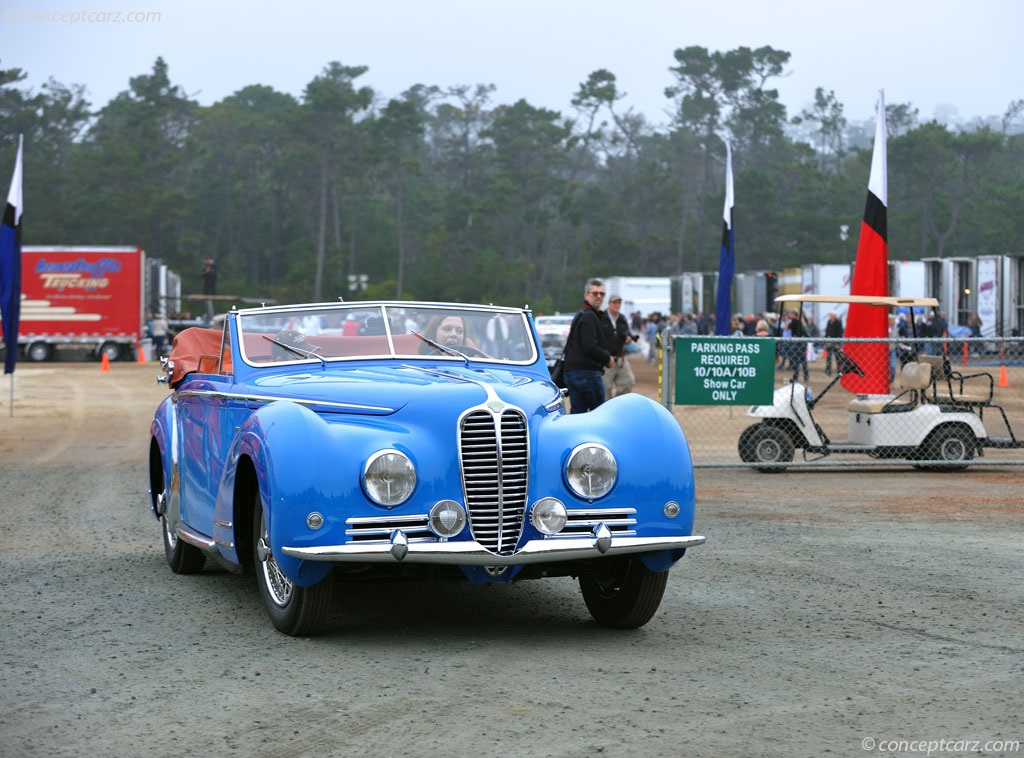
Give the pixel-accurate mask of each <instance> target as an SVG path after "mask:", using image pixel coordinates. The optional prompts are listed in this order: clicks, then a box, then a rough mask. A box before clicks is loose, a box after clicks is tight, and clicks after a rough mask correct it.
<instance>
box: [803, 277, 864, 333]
mask: <svg viewBox="0 0 1024 758" xmlns="http://www.w3.org/2000/svg"><path fill="white" fill-rule="evenodd" d="M801 275H802V277H803V294H805V295H849V294H850V280H851V277H852V275H853V270H852V267H851V266H850V264H848V263H812V264H810V265H808V266H804V267H803V268H802V270H801ZM833 310H834V311H835V312H836V313H837V314H838V315H839V317H840V318H842V319H844V320H845V319H846V306H845V305H836V304H835V303H819V302H809V303H805V304H804V313H806V314H807V315H809V316H812V317H813V318H814V323H816V324H817V325H818V327H819V328H820V329H822V331H824V329H825V322H826V321H827V320H828V314H829V311H833Z"/></svg>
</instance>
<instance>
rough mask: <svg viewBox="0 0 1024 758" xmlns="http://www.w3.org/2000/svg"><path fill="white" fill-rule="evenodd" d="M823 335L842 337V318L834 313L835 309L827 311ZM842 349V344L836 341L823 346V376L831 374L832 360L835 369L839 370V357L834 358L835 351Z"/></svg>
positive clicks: (832, 337) (831, 337)
mask: <svg viewBox="0 0 1024 758" xmlns="http://www.w3.org/2000/svg"><path fill="white" fill-rule="evenodd" d="M825 336H826V337H827V338H829V339H842V337H843V320H842V319H841V318H839V316H838V315H836V312H835V311H829V312H828V323H827V324H825ZM842 349H843V347H842V345H840V344H839V343H838V342H830V343H829V344H827V345H826V346H825V350H826V353H825V376H832V365H833V362H834V363H835V367H836V370H837V371H838V370H839V359H838V358H836V351H838V350H842Z"/></svg>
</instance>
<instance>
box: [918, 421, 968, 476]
mask: <svg viewBox="0 0 1024 758" xmlns="http://www.w3.org/2000/svg"><path fill="white" fill-rule="evenodd" d="M923 447H924V456H923V457H924V458H926V459H928V460H932V461H942V463H940V464H937V465H935V466H932V467H931V468H935V469H938V470H942V471H962V470H963V469H965V468H967V465H966V462H967V461H970V460H972V459H973V458H974V447H975V443H974V439H973V437H972V436H971V435H970V434H969V433H968V432H967V431H966V430H964V429H961V428H959V427H955V426H947V427H943V428H941V429H937V430H936V431H935V432H933V433H932V435H931V437H929V438H928V441H927V442H925V444H924V446H923ZM958 464H959V465H958Z"/></svg>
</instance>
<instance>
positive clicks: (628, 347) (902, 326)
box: [565, 279, 981, 413]
mask: <svg viewBox="0 0 1024 758" xmlns="http://www.w3.org/2000/svg"><path fill="white" fill-rule="evenodd" d="M606 300H607V307H603V306H604V305H605V302H606ZM621 308H622V298H621V297H620V296H619V295H617V294H615V293H607V292H606V291H605V287H604V284H603V282H602V281H601V280H600V279H591V280H589V281H588V282H587V283H586V286H585V287H584V291H583V304H582V305H581V307H580V310H579V311H578V312H577V314H576V316H575V317H574V319H573V324H572V327H571V329H570V332H569V336H568V338H567V340H566V351H565V382H566V389H567V390H568V393H569V400H570V404H571V408H572V412H573V413H584V412H586V411H589V410H593V409H594V408H596V407H598V406H599V405H601V403H603V402H604V401H605V400H607V399H610V398H612V397H614V396H615V395H619V394H623V393H625V392H629V391H630V390H631V389H632V388H633V385H634V384H635V382H636V380H635V378H634V376H633V372H632V369H630V366H629V360H628V359H627V352H639V353H640V354H641V355H642V356H643V358H644V360H646V361H647V362H648V363H654V362H656V361H657V360H658V349H659V336H660V337H661V338H662V339H666V338H671V337H673V336H676V335H693V336H699V335H713V334H715V333H716V329H715V316H714V315H713V314H702V313H696V314H694V313H680V314H670V315H663V314H661V313H650V314H647V315H646V316H645V315H643V314H642V313H641V312H640V311H635V312H633V313H631V314H630V315H629V316H628V317H626V316H625V315H624V314H622V312H621ZM910 318H914V319H915V321H914V324H913V325H911V323H910V321H909V319H910ZM970 326H971V333H972V336H975V335H980V327H981V319H980V318H978V317H977V316H976V315H975V316H973V317H972V319H971V324H970ZM729 334H730V335H731V336H733V337H775V338H779V339H778V341H777V343H776V359H775V365H776V368H777V369H778V370H779V371H785V372H792V378H793V381H797V380H799V379H801V378H802V379H803V381H804V382H807V381H809V379H810V371H809V368H808V363H809V362H810V361H814V360H817V359H818V357H819V355H821V354H822V353H824V362H825V369H824V373H825V376H832V375H833V373H834V372H837V371H839V363H838V360H837V359H836V357H835V356H836V353H837V352H838V349H839V346H838V345H837V344H836V343H835V342H816V340H820V339H822V338H824V339H826V340H837V339H842V338H843V336H844V326H843V320H842V318H841V317H840V315H839V314H838V313H837V312H835V311H830V312H829V314H828V320H827V322H826V323H825V325H824V328H822V327H820V326H819V325H818V324H816V323H815V320H814V317H813V316H812V315H811V314H808V313H801V312H800V311H796V310H791V311H787V312H784V313H782V314H781V315H780V314H778V313H774V312H764V313H761V314H749V315H746V316H745V315H743V314H739V313H737V314H735V315H734V316H732V317H731V319H730V324H729ZM889 336H890V337H891V338H892V339H893V342H892V343H891V347H890V351H891V361H890V363H891V366H890V369H891V371H890V373H891V374H892V373H895V371H896V367H897V365H902V364H903V363H905V362H907V361H909V360H913V359H914V357H915V356H916V355H917V354H918V352H919V351H924V352H936V351H938V350H940V349H941V345H939V344H936V343H925V344H919V343H916V342H915V341H914V339H913V338H914V337H915V336H916V338H918V339H921V338H928V337H939V338H942V337H948V336H949V326H948V322H947V321H946V317H945V314H943V313H940V312H937V311H935V312H929V313H919V314H913V315H911V314H908V313H896V314H893V315H892V317H891V318H890V335H889Z"/></svg>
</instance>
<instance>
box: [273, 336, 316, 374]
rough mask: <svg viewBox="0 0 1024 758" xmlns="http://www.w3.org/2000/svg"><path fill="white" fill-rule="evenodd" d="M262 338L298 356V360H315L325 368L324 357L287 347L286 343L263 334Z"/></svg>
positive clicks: (299, 348) (292, 346)
mask: <svg viewBox="0 0 1024 758" xmlns="http://www.w3.org/2000/svg"><path fill="white" fill-rule="evenodd" d="M262 336H263V339H265V340H267V341H268V342H273V343H274V344H275V345H278V346H280V347H283V348H284V349H285V350H287V351H288V352H289V353H294V354H295V355H297V356H299V357H300V358H316V359H317V360H318V361H320V363H321V364H323V365H324V366H325V367H326V366H327V361H326V360H324V357H323V356H322V355H317V354H316V353H314V352H313V351H312V350H303V349H302V348H301V347H295V345H289V344H288V343H286V342H282V341H281V340H279V339H277V338H275V337H270V336H268V335H266V334H264V335H262Z"/></svg>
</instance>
